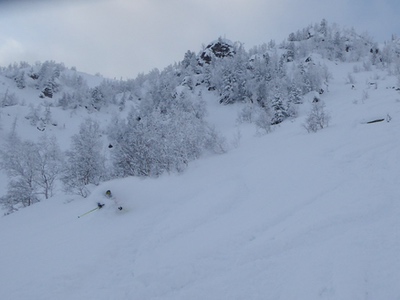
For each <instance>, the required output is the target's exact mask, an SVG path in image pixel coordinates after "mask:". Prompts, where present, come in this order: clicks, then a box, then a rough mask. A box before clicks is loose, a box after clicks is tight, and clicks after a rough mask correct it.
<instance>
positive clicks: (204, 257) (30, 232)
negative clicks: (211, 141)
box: [0, 62, 400, 300]
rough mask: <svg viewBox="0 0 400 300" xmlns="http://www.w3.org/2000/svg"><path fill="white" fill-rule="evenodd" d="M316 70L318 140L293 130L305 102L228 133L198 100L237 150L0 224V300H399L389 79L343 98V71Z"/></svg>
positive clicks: (348, 67)
mask: <svg viewBox="0 0 400 300" xmlns="http://www.w3.org/2000/svg"><path fill="white" fill-rule="evenodd" d="M326 63H327V64H329V62H326ZM328 67H329V69H330V71H331V72H332V74H333V79H332V81H331V83H330V86H329V92H326V93H325V94H324V95H322V96H321V98H322V99H323V100H324V101H325V103H326V109H327V111H329V113H330V115H331V117H332V119H331V122H330V126H329V127H328V128H326V129H324V130H322V131H319V132H317V133H315V134H308V133H307V132H306V130H305V129H304V128H303V126H302V123H303V122H304V118H305V115H306V112H307V111H308V109H309V106H310V105H311V104H310V103H309V102H307V103H305V104H303V106H302V107H301V109H300V111H299V117H298V118H296V119H294V120H293V121H285V122H284V123H282V124H281V125H279V126H277V127H276V128H275V130H274V131H273V132H272V133H270V134H268V135H263V136H258V135H256V134H255V133H256V131H255V129H254V127H252V126H250V125H249V126H247V125H242V126H240V127H238V128H235V127H234V126H232V125H234V123H235V119H236V110H238V109H240V107H239V105H234V106H229V107H221V106H219V105H218V104H216V101H214V102H212V101H211V100H212V99H209V100H210V101H209V112H210V115H209V119H210V120H213V121H214V123H215V124H216V125H217V126H218V128H220V129H221V130H223V131H224V132H225V134H226V136H227V139H228V141H229V142H231V143H232V144H235V145H238V144H239V146H238V147H236V148H235V147H232V149H231V150H230V151H229V152H228V153H227V154H223V155H218V156H211V157H206V158H203V159H200V160H197V161H195V162H193V163H191V165H190V166H189V168H188V169H187V170H186V171H185V172H184V173H182V174H179V175H164V176H162V177H161V178H158V179H145V180H144V179H137V178H126V179H120V180H114V181H111V182H106V183H103V184H101V185H100V186H98V187H96V188H95V189H94V190H93V192H92V194H91V195H90V197H89V198H87V199H81V198H78V197H74V196H58V197H56V198H53V199H49V200H47V201H43V202H41V203H38V204H36V205H34V206H31V207H29V208H26V209H23V210H21V211H19V212H18V213H15V214H12V215H9V216H7V217H2V218H0V249H1V255H0V286H1V298H2V299H12V300H25V299H43V300H45V299H59V300H63V299H68V300H69V299H77V300H80V299H82V300H83V299H85V300H86V299H97V300H103V299H137V300H145V299H185V300H186V299H218V300H220V299H307V300H311V299H341V300H344V299H349V300H350V299H351V300H354V299H400V285H399V284H398V283H399V282H400V271H399V270H400V259H399V251H400V218H399V215H400V202H399V183H400V177H399V166H400V155H399V153H400V141H399V132H400V100H399V99H400V95H399V94H398V92H396V91H395V90H394V89H392V88H391V87H392V86H393V85H395V82H396V80H395V78H394V77H390V76H387V75H386V74H385V73H384V72H379V71H374V72H360V73H354V74H353V76H354V79H355V81H356V83H355V86H354V89H352V87H351V84H345V83H346V78H347V74H348V72H352V70H353V65H352V64H340V65H335V64H334V63H331V64H329V66H328ZM371 80H374V81H375V82H377V88H376V89H375V86H374V87H371V86H370V85H369V84H368V82H370V81H371ZM214 100H215V99H214ZM388 114H389V116H390V117H391V120H390V122H387V121H383V122H379V123H373V124H366V122H368V121H370V120H375V119H378V118H384V119H388V120H389V118H387V115H388ZM5 117H6V116H2V118H5ZM239 131H240V134H238V132H239ZM2 134H4V133H2ZM239 136H241V138H239ZM107 189H111V190H112V192H113V194H114V196H115V197H116V198H117V199H118V200H119V201H120V202H121V204H122V205H123V206H124V210H123V211H118V210H117V209H116V207H115V205H114V204H113V203H111V201H109V200H107V199H105V198H104V197H103V195H104V192H105V191H106V190H107ZM98 201H103V202H105V203H106V206H105V207H104V208H103V209H101V210H98V211H95V212H93V213H91V214H88V215H86V216H84V217H82V218H77V216H78V215H80V214H82V213H84V212H86V211H88V210H90V209H92V208H94V207H96V202H98ZM107 201H109V202H107Z"/></svg>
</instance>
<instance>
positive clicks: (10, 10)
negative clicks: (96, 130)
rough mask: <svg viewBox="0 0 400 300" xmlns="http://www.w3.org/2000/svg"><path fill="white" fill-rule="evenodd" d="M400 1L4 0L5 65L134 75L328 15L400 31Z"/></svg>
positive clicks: (374, 29) (279, 34)
mask: <svg viewBox="0 0 400 300" xmlns="http://www.w3.org/2000/svg"><path fill="white" fill-rule="evenodd" d="M399 15H400V2H399V0H335V1H332V0H65V1H64V0H29V1H28V0H26V1H23V0H0V66H7V65H8V64H9V63H13V62H15V61H16V62H19V61H27V62H29V63H34V62H35V61H42V62H43V61H45V60H55V61H56V62H63V63H64V64H65V65H66V66H67V67H72V66H75V67H76V68H77V69H78V70H79V71H83V72H87V73H90V74H95V73H97V72H98V73H100V74H102V75H104V76H105V77H111V78H114V77H116V78H118V79H119V78H121V77H122V78H135V77H136V75H137V74H138V73H140V72H144V73H147V72H148V71H150V70H151V69H153V68H159V69H160V70H161V69H163V68H164V67H166V66H167V65H169V64H173V63H174V62H177V61H180V60H182V58H183V55H184V53H185V52H186V51H187V50H191V51H195V52H196V53H197V52H198V51H200V49H201V46H202V45H203V44H207V43H208V42H210V41H212V40H214V39H216V38H218V37H219V36H222V37H226V38H228V39H230V40H232V41H240V42H243V43H244V44H245V47H246V49H250V48H251V47H252V46H255V45H261V44H263V43H264V42H268V41H270V40H271V39H273V40H275V41H276V42H278V43H279V42H281V41H282V40H283V39H285V38H286V37H287V36H288V34H289V33H290V32H293V31H297V30H298V29H302V28H304V27H306V26H307V25H309V24H314V23H317V22H318V23H319V22H320V21H321V20H322V19H323V18H325V19H326V20H327V21H328V23H330V24H332V23H337V24H338V25H340V26H341V27H345V28H351V27H354V28H355V29H356V30H357V31H358V32H360V33H363V32H368V33H369V34H370V35H371V36H372V37H373V38H374V40H375V41H377V42H383V41H385V40H389V39H390V38H391V35H392V34H393V33H394V34H397V35H399V36H400V22H399V21H398V18H399Z"/></svg>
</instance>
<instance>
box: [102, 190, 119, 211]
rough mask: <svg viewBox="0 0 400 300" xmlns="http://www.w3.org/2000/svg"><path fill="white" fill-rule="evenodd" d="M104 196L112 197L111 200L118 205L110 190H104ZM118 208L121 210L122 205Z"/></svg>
mask: <svg viewBox="0 0 400 300" xmlns="http://www.w3.org/2000/svg"><path fill="white" fill-rule="evenodd" d="M106 197H107V198H109V199H112V200H113V201H114V202H115V204H117V205H118V202H117V200H116V199H115V198H114V197H113V196H112V194H111V191H110V190H107V191H106ZM118 209H119V210H122V206H118Z"/></svg>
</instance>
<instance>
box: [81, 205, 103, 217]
mask: <svg viewBox="0 0 400 300" xmlns="http://www.w3.org/2000/svg"><path fill="white" fill-rule="evenodd" d="M98 209H100V207H96V208H93V209H91V210H89V211H87V212H85V213H84V214H81V215H80V216H78V218H80V217H83V216H86V215H88V214H90V213H92V212H94V211H95V210H98Z"/></svg>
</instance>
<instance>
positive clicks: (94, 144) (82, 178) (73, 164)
mask: <svg viewBox="0 0 400 300" xmlns="http://www.w3.org/2000/svg"><path fill="white" fill-rule="evenodd" d="M71 144H72V145H71V149H70V150H69V151H67V152H66V163H65V166H64V170H63V174H62V177H61V180H62V182H63V184H64V188H65V190H66V191H67V192H72V193H76V194H78V195H81V196H82V197H87V196H88V195H89V190H88V188H87V185H89V184H95V185H97V184H99V183H100V181H101V180H102V179H103V178H105V177H106V174H105V167H104V161H105V158H104V155H103V154H102V141H101V131H100V126H99V124H98V123H97V122H96V121H94V120H92V119H86V120H85V121H84V122H83V123H82V124H81V126H80V128H79V133H78V134H75V135H74V136H72V138H71Z"/></svg>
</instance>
